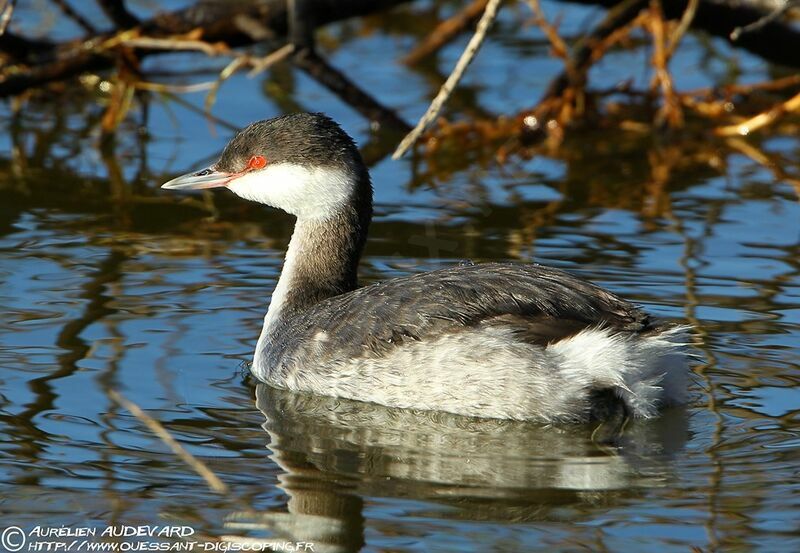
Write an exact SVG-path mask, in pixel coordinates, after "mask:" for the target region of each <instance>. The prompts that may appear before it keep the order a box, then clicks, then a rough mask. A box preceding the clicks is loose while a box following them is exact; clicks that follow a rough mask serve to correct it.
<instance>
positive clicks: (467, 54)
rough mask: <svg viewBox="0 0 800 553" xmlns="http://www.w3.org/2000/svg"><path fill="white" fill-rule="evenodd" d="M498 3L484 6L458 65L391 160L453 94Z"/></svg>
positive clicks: (401, 153) (492, 2)
mask: <svg viewBox="0 0 800 553" xmlns="http://www.w3.org/2000/svg"><path fill="white" fill-rule="evenodd" d="M500 2H501V0H489V2H488V3H487V4H486V9H485V10H484V12H483V15H482V16H481V19H480V21H479V22H478V28H477V29H476V30H475V34H474V35H473V36H472V38H471V39H470V41H469V44H467V47H466V49H465V50H464V52H463V53H462V54H461V57H460V58H459V59H458V63H456V66H455V68H454V69H453V72H452V73H451V74H450V76H449V77H448V78H447V80H446V81H445V83H444V84H443V85H442V88H440V89H439V93H438V94H437V95H436V98H434V99H433V102H431V105H430V106H428V110H427V111H426V112H425V115H423V116H422V118H421V119H420V120H419V123H417V126H416V127H414V130H412V131H411V132H410V133H408V135H406V137H405V138H404V139H403V140H402V141H401V142H400V145H399V146H398V147H397V149H396V150H395V151H394V153H393V154H392V159H400V158H401V157H402V156H403V154H405V153H406V151H407V150H408V149H409V148H410V147H411V146H412V145H413V144H414V143H415V142H416V141H417V140H418V139H419V137H420V135H421V134H422V133H423V132H424V131H425V129H426V128H427V127H428V125H429V124H430V123H431V121H433V120H434V119H436V117H437V116H438V115H439V112H440V111H441V109H442V107H443V106H444V104H445V103H446V102H447V100H448V98H450V95H451V94H452V93H453V90H454V89H455V87H456V85H458V82H459V81H460V80H461V77H462V76H463V75H464V71H466V69H467V67H468V66H469V64H470V62H472V58H474V57H475V54H476V53H477V52H478V50H479V49H480V47H481V44H482V43H483V39H484V38H485V37H486V32H487V31H488V30H489V26H490V25H491V24H492V22H493V21H494V19H495V17H496V16H497V8H498V7H499V6H500Z"/></svg>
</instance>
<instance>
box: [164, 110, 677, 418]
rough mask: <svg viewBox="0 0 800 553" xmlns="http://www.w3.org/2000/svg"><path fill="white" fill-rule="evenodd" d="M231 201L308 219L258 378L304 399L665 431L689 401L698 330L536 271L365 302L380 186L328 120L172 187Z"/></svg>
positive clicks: (445, 276) (241, 140)
mask: <svg viewBox="0 0 800 553" xmlns="http://www.w3.org/2000/svg"><path fill="white" fill-rule="evenodd" d="M214 187H226V188H228V189H229V190H231V191H232V192H233V193H234V194H236V195H238V196H240V197H242V198H245V199H247V200H252V201H255V202H259V203H262V204H266V205H270V206H272V207H276V208H279V209H282V210H284V211H286V212H288V213H290V214H292V215H295V216H296V217H297V223H296V225H295V230H294V234H293V235H292V238H291V241H290V242H289V247H288V251H287V252H286V261H285V263H284V266H283V270H282V272H281V276H280V279H279V280H278V284H277V286H276V288H275V291H274V292H273V294H272V300H271V302H270V305H269V309H268V311H267V314H266V316H265V318H264V327H263V330H262V331H261V336H260V337H259V339H258V345H257V346H256V351H255V357H254V360H253V365H252V372H253V374H254V375H255V376H256V377H257V378H258V379H259V380H261V381H263V382H265V383H267V384H270V385H273V386H276V387H279V388H286V389H289V390H297V391H305V392H312V393H316V394H323V395H328V396H336V397H344V398H350V399H355V400H361V401H367V402H374V403H380V404H383V405H387V406H391V407H401V408H414V409H425V410H440V411H448V412H451V413H456V414H460V415H469V416H476V417H485V418H501V419H516V420H533V421H540V422H578V421H586V420H590V419H604V418H607V417H614V416H620V413H622V414H624V416H625V417H626V418H627V416H629V415H633V416H639V417H650V416H653V415H654V414H655V413H656V412H657V410H658V408H659V407H660V406H664V405H668V404H672V403H681V402H683V401H684V396H685V389H686V383H685V380H686V375H687V372H688V365H687V361H686V356H687V354H686V350H685V345H686V342H687V336H686V332H685V328H684V327H677V326H669V325H665V324H662V323H659V322H656V321H654V320H653V319H652V318H651V317H649V316H648V315H647V314H646V313H645V312H644V311H642V310H641V309H639V308H638V307H636V306H634V305H633V304H631V303H629V302H627V301H625V300H623V299H622V298H620V297H618V296H616V295H614V294H612V293H610V292H607V291H605V290H603V289H601V288H599V287H597V286H595V285H593V284H590V283H588V282H585V281H583V280H581V279H579V278H577V277H575V276H573V275H570V274H569V273H566V272H564V271H560V270H556V269H552V268H548V267H544V266H541V265H537V264H517V263H487V264H478V265H460V266H457V267H451V268H447V269H442V270H438V271H432V272H428V273H422V274H417V275H413V276H408V277H402V278H395V279H392V280H389V281H386V282H381V283H378V284H372V285H369V286H365V287H362V288H359V287H358V284H357V269H358V262H359V258H360V257H361V251H362V249H363V247H364V242H365V240H366V237H367V228H368V227H369V223H370V220H371V218H372V185H371V183H370V177H369V173H368V172H367V168H366V166H365V165H364V162H363V161H362V159H361V156H360V154H359V152H358V149H357V148H356V145H355V143H354V142H353V140H352V139H351V138H350V137H349V136H348V135H347V134H346V133H345V132H344V131H343V130H342V129H341V128H340V127H339V125H337V124H336V123H335V122H334V121H333V120H331V119H330V118H328V117H327V116H325V115H322V114H311V113H298V114H293V115H286V116H283V117H277V118H274V119H269V120H266V121H259V122H257V123H253V124H252V125H250V126H249V127H247V128H245V129H244V130H242V131H240V132H239V133H238V134H237V135H236V136H235V137H234V138H233V139H232V140H231V141H230V143H229V144H228V145H227V146H226V147H225V150H224V151H223V152H222V156H221V157H220V159H219V161H217V162H216V163H215V164H214V165H212V166H210V167H208V168H206V169H203V170H201V171H198V172H193V173H189V174H186V175H183V176H180V177H177V178H175V179H173V180H171V181H169V182H167V183H166V184H164V185H163V186H162V188H169V189H175V190H188V189H203V188H214Z"/></svg>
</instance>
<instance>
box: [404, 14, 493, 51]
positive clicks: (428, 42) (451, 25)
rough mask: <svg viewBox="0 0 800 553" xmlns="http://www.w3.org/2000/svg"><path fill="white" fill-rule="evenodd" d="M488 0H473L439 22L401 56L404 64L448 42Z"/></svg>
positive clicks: (471, 19) (460, 31) (476, 17)
mask: <svg viewBox="0 0 800 553" xmlns="http://www.w3.org/2000/svg"><path fill="white" fill-rule="evenodd" d="M488 1H489V0H473V2H472V3H470V4H469V5H468V6H466V7H465V8H464V9H463V10H461V11H460V12H458V13H457V14H455V15H454V16H453V17H449V18H447V19H445V20H444V21H442V22H440V23H439V24H438V25H437V26H436V28H435V29H433V31H431V32H430V34H429V35H428V36H427V37H425V39H424V40H423V41H422V42H421V43H420V44H418V45H417V46H416V47H415V48H414V49H413V50H411V52H410V53H409V54H408V55H407V56H405V57H404V58H403V60H402V62H403V63H404V64H406V65H414V64H416V63H418V62H419V61H421V60H422V59H424V58H427V57H428V56H430V55H431V54H433V53H434V52H436V51H438V50H440V49H441V48H442V47H443V46H445V45H446V44H449V43H450V42H451V41H452V40H453V39H455V38H456V37H457V36H458V35H460V34H461V33H462V32H463V31H464V30H465V29H466V28H467V27H469V26H471V25H472V24H473V23H474V22H475V20H476V19H478V18H479V17H480V16H481V14H482V13H483V11H484V10H485V9H486V4H487V2H488Z"/></svg>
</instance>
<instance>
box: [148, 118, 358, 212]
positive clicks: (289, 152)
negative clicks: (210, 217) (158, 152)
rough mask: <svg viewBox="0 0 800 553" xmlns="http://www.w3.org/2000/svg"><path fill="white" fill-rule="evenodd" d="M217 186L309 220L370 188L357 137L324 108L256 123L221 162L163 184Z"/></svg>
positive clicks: (225, 152) (226, 151) (338, 208)
mask: <svg viewBox="0 0 800 553" xmlns="http://www.w3.org/2000/svg"><path fill="white" fill-rule="evenodd" d="M217 187H227V188H228V189H229V190H231V191H232V192H233V193H234V194H236V195H237V196H240V197H242V198H245V199H247V200H251V201H254V202H259V203H262V204H266V205H270V206H272V207H276V208H278V209H282V210H284V211H286V212H288V213H291V214H293V215H296V216H297V217H299V218H304V219H317V218H328V217H331V216H333V215H335V214H337V213H339V212H340V211H341V210H342V209H343V207H345V206H347V205H349V204H351V203H352V202H353V199H354V195H355V194H358V193H359V192H363V191H364V187H366V189H369V188H370V186H369V177H368V176H367V175H366V169H365V168H364V163H363V161H362V160H361V156H360V154H359V152H358V149H357V148H356V145H355V144H354V143H353V140H352V139H351V138H350V137H349V136H348V135H347V133H345V132H344V131H343V130H342V129H341V127H339V125H338V124H336V122H334V121H333V120H332V119H330V118H329V117H327V116H325V115H323V114H321V113H296V114H291V115H285V116H282V117H276V118H274V119H267V120H265V121H259V122H257V123H253V124H252V125H250V126H248V127H246V128H245V129H243V130H241V131H240V132H239V133H238V134H237V135H236V136H234V137H233V139H232V140H231V141H230V142H229V143H228V145H227V146H226V147H225V149H224V150H223V152H222V155H221V156H220V158H219V161H217V162H216V163H214V164H213V165H211V166H210V167H207V168H205V169H202V170H200V171H193V172H191V173H187V174H185V175H182V176H180V177H177V178H175V179H172V180H171V181H169V182H167V183H165V184H163V185H162V186H161V188H167V189H174V190H198V189H205V188H217ZM370 195H371V194H370Z"/></svg>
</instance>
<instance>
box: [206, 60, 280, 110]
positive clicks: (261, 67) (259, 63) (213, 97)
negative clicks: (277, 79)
mask: <svg viewBox="0 0 800 553" xmlns="http://www.w3.org/2000/svg"><path fill="white" fill-rule="evenodd" d="M293 52H294V44H284V45H283V46H281V47H280V48H278V49H277V50H275V51H274V52H271V53H269V54H267V55H266V56H264V57H261V58H254V57H252V56H249V55H242V56H236V57H235V58H234V59H233V60H231V62H230V63H229V64H228V65H226V66H225V67H224V68H223V69H222V71H220V72H219V77H217V80H216V81H215V82H214V83H212V86H211V89H210V90H209V91H208V94H207V95H206V100H205V102H204V106H205V108H204V109H205V111H206V113H207V114H210V113H211V108H212V107H213V105H214V102H216V101H217V93H218V92H219V88H220V87H221V86H222V83H224V82H225V81H227V80H228V79H229V78H231V76H233V74H234V73H236V72H237V71H238V70H239V69H240V68H242V67H244V66H245V65H248V64H249V65H251V66H253V68H252V69H251V70H250V72H249V73H248V74H247V76H248V77H255V76H256V75H258V74H259V73H261V72H263V71H266V70H267V69H269V68H270V67H272V66H273V65H275V64H276V63H278V62H280V61H282V60H284V59H286V58H287V57H289V56H290V55H291V54H292V53H293Z"/></svg>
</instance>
